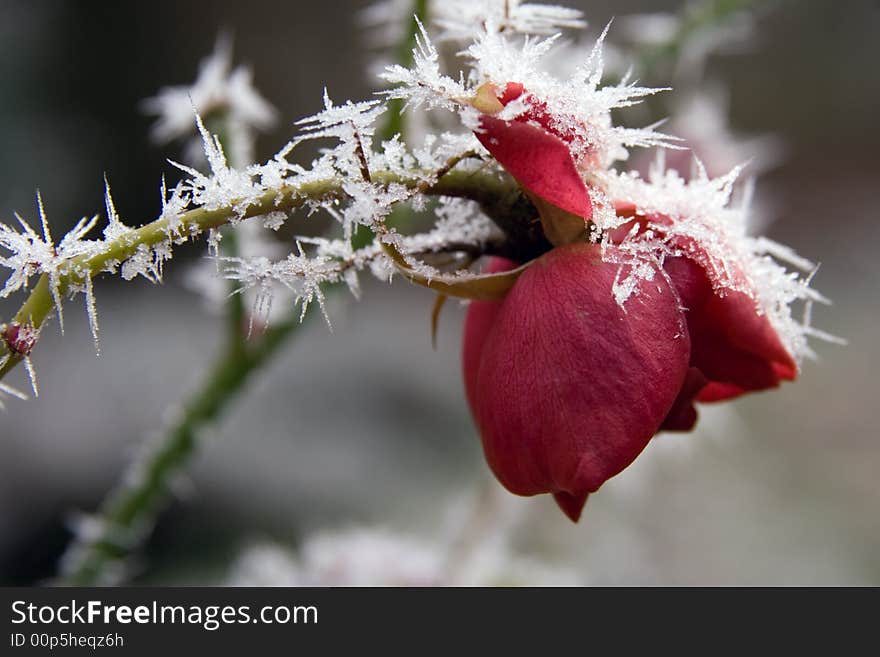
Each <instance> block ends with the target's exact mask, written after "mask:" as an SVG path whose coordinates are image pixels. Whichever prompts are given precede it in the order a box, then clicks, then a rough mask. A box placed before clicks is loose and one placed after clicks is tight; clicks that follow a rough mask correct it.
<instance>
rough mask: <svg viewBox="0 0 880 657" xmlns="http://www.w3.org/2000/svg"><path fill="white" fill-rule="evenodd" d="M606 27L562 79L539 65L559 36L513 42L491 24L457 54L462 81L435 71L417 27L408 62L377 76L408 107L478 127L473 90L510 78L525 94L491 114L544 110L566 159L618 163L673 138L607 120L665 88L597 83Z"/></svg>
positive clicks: (600, 165)
mask: <svg viewBox="0 0 880 657" xmlns="http://www.w3.org/2000/svg"><path fill="white" fill-rule="evenodd" d="M607 32H608V27H606V28H605V31H603V33H602V35H601V36H600V37H599V39H598V41H597V42H596V44H595V46H594V48H593V50H592V51H591V53H590V55H589V57H588V58H587V60H586V61H585V62H584V63H583V65H581V66H579V67H578V68H577V69H576V70H575V72H574V74H573V75H571V76H570V77H568V78H567V79H564V80H561V79H558V78H556V77H555V76H554V75H553V74H552V73H551V72H550V71H548V70H547V69H546V66H545V65H546V64H547V59H546V56H547V55H548V53H550V51H551V50H552V48H553V47H554V44H555V43H556V41H557V38H558V36H559V35H555V36H552V37H550V38H547V39H543V40H536V39H534V38H529V37H526V38H525V39H523V40H517V39H513V38H511V37H510V36H508V35H507V34H505V33H504V32H503V31H502V30H501V29H500V27H499V25H498V24H496V23H492V22H491V21H490V22H488V23H487V24H485V25H484V26H483V29H481V30H480V31H479V33H478V34H477V35H476V36H475V39H474V42H473V43H472V44H471V45H470V46H469V47H468V48H467V49H466V50H465V51H464V53H463V54H464V55H465V56H466V57H467V59H468V60H470V62H471V66H472V68H471V70H470V72H469V73H468V75H467V77H466V78H465V76H464V74H460V76H459V80H458V81H456V80H454V79H453V78H451V77H448V76H446V75H444V74H442V73H441V71H440V65H439V55H438V53H437V50H436V48H434V46H433V45H432V44H431V41H430V39H429V37H428V35H427V33H426V32H425V31H424V28H422V33H421V36H420V38H419V40H418V47H417V48H416V50H415V51H414V55H415V64H414V65H413V67H412V68H409V69H408V68H404V67H402V66H399V65H398V66H391V67H389V68H388V69H386V71H385V73H384V74H383V75H382V77H383V79H385V80H386V81H388V82H390V83H391V84H394V85H398V86H396V87H394V88H393V89H390V90H389V91H387V92H385V94H386V95H387V96H388V97H390V98H402V99H405V100H406V101H407V103H408V104H409V105H410V106H413V107H418V106H420V105H423V104H424V105H427V106H428V107H429V108H430V107H437V108H444V109H448V110H453V111H458V113H459V116H460V118H461V120H462V122H463V124H464V125H465V127H467V128H471V129H477V130H478V129H479V121H478V118H479V114H478V112H477V111H476V109H475V108H474V107H473V106H472V105H471V102H472V101H473V99H474V98H475V96H476V93H477V89H478V87H480V86H481V85H483V84H484V83H485V82H486V81H489V82H492V83H493V84H495V85H496V86H497V88H498V89H504V87H505V85H506V84H507V83H511V82H512V83H518V84H521V85H523V88H524V89H525V90H526V92H527V93H526V94H524V95H523V96H522V97H521V98H519V99H517V100H515V101H513V102H510V103H509V104H507V106H506V107H505V108H504V109H503V110H502V111H501V112H500V113H499V114H498V118H501V119H505V120H513V119H516V118H517V117H520V116H522V115H527V114H529V113H530V112H535V111H536V112H538V113H540V114H541V115H545V116H546V117H547V119H548V124H549V125H550V126H551V127H552V128H553V129H554V130H555V131H556V132H557V133H559V134H566V135H569V136H570V139H569V141H570V143H571V148H572V151H573V156H574V157H575V159H576V160H577V161H579V162H580V163H581V164H583V165H585V166H586V167H587V168H589V169H593V168H597V169H604V168H607V167H609V166H610V165H611V164H612V163H613V162H615V161H617V160H625V159H626V158H627V157H628V150H627V149H628V148H629V147H649V146H662V147H667V148H668V147H673V148H675V147H676V146H675V141H676V140H675V138H673V137H670V136H669V135H665V134H662V133H659V132H657V131H656V130H655V128H656V126H648V127H646V128H638V129H636V128H625V127H621V126H616V125H614V124H613V122H612V119H611V111H612V110H615V109H620V108H624V107H629V106H631V105H635V104H637V103H639V102H641V99H642V98H644V97H645V96H649V95H652V94H655V93H657V92H659V91H663V90H664V89H659V88H651V87H641V86H638V85H637V84H635V83H631V82H630V81H629V80H628V78H626V77H624V79H622V80H621V81H620V82H619V83H618V84H616V85H605V86H602V85H601V81H602V76H603V72H604V63H603V58H602V45H603V42H604V40H605V37H606V35H607Z"/></svg>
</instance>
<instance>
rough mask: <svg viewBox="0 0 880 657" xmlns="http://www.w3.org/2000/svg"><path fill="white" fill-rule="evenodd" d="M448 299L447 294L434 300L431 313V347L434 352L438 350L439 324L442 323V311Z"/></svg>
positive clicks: (439, 295)
mask: <svg viewBox="0 0 880 657" xmlns="http://www.w3.org/2000/svg"><path fill="white" fill-rule="evenodd" d="M448 298H449V297H448V296H446V295H445V294H438V295H437V298H436V299H435V300H434V309H433V310H432V311H431V347H433V349H434V351H436V350H437V324H438V322H439V321H440V311H442V310H443V306H444V305H445V304H446V300H447V299H448Z"/></svg>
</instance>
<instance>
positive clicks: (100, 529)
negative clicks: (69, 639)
mask: <svg viewBox="0 0 880 657" xmlns="http://www.w3.org/2000/svg"><path fill="white" fill-rule="evenodd" d="M312 314H313V313H311V312H310V313H308V316H311V315H312ZM294 315H296V316H294ZM300 326H301V323H300V321H299V317H298V313H296V314H294V313H292V314H291V316H290V317H289V318H288V319H287V320H286V321H284V322H282V323H278V324H276V325H274V326H272V327H270V328H269V329H267V330H266V332H265V333H263V334H262V335H261V336H260V337H259V339H258V340H255V341H253V344H250V343H248V344H245V345H244V348H243V349H241V350H236V349H226V350H224V352H223V354H222V355H221V357H220V359H219V360H218V361H217V363H216V364H215V366H214V368H213V369H212V370H211V371H209V372H208V374H207V376H206V378H205V384H204V385H203V386H202V387H201V388H200V390H199V391H198V393H197V394H196V395H195V396H193V397H192V398H191V399H190V401H189V403H188V404H187V405H186V407H185V408H184V409H183V411H182V412H181V414H180V416H179V417H178V418H176V420H175V421H174V422H173V423H172V424H171V426H170V427H169V429H168V431H167V432H166V433H165V434H163V436H162V439H161V441H160V442H158V443H156V444H155V446H152V447H151V448H148V451H147V452H146V453H145V454H144V455H143V456H142V457H141V458H139V459H137V460H135V461H134V462H133V463H132V464H131V465H130V466H129V467H128V470H127V471H126V472H125V474H124V475H123V477H122V478H121V480H120V483H119V484H118V485H117V487H116V488H115V489H114V490H113V491H111V492H110V494H109V495H108V496H107V497H106V498H105V501H104V503H103V504H102V505H101V507H100V509H99V510H98V512H97V515H96V519H95V520H94V521H92V522H91V525H90V526H89V527H88V529H87V530H85V531H81V532H77V534H76V537H75V539H74V541H73V543H71V545H70V546H69V547H68V549H67V551H66V552H65V555H64V557H63V558H62V562H61V573H60V575H59V577H58V579H57V580H56V582H55V583H56V584H61V585H69V586H88V585H98V584H111V583H115V581H118V580H119V579H121V578H122V575H123V572H124V571H123V570H122V569H121V568H116V569H114V568H108V565H110V564H113V563H117V564H121V562H122V560H123V559H125V557H127V556H128V555H129V554H130V553H131V551H132V549H133V548H134V547H135V546H136V545H138V544H139V543H140V542H141V540H142V538H143V536H145V535H146V534H147V533H148V532H149V531H150V530H151V529H152V526H153V524H154V522H155V517H156V515H157V514H158V512H159V511H160V510H161V508H162V507H163V505H164V504H165V502H166V500H167V498H168V497H169V495H170V487H171V483H170V482H171V481H172V480H173V477H174V475H175V474H176V473H177V472H178V471H179V470H180V469H181V468H182V467H183V465H184V464H185V463H186V462H187V461H188V460H189V458H190V456H191V455H192V453H193V451H194V450H195V448H196V445H197V437H198V431H199V430H200V429H201V428H202V427H204V426H205V425H206V424H209V423H211V422H215V421H217V420H218V418H219V417H220V415H221V414H222V412H223V410H224V409H226V408H227V407H228V405H229V403H230V402H231V401H232V400H233V399H234V398H235V397H236V396H237V394H238V393H239V392H240V391H241V389H242V388H243V386H244V384H245V383H246V382H247V380H248V377H249V375H250V374H251V373H253V372H254V371H256V370H257V369H258V368H259V367H260V366H261V365H263V364H264V363H266V361H267V360H268V359H269V358H270V357H271V356H272V355H273V354H274V353H275V352H276V351H277V350H278V348H279V347H281V346H282V345H283V344H284V342H285V340H286V339H287V338H288V337H290V335H291V334H292V333H294V332H295V331H297V330H298V328H299V327H300Z"/></svg>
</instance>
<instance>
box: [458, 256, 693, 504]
mask: <svg viewBox="0 0 880 657" xmlns="http://www.w3.org/2000/svg"><path fill="white" fill-rule="evenodd" d="M512 266H513V263H510V262H507V261H502V260H498V259H496V260H495V261H493V263H492V269H493V270H495V271H499V270H505V269H509V268H511V267H512ZM618 268H619V266H618V265H616V264H609V263H606V262H603V261H602V258H601V254H600V247H598V246H596V245H591V244H587V243H576V244H571V245H568V246H562V247H558V248H556V249H553V250H552V251H550V252H548V253H546V254H544V255H543V256H541V257H540V258H539V259H538V260H537V261H535V262H534V263H533V264H532V265H531V266H530V267H529V268H528V269H526V270H525V271H524V272H523V274H522V275H521V276H520V277H519V279H518V280H517V281H516V283H515V284H514V285H513V287H512V288H511V290H510V292H508V294H507V296H506V297H505V298H504V299H503V301H498V302H490V301H476V302H473V303H472V304H471V306H470V308H469V310H468V315H467V320H466V324H465V333H464V349H463V363H464V378H465V385H466V391H467V396H468V401H469V403H470V406H471V410H472V412H473V414H474V417H475V419H476V422H477V425H478V427H479V430H480V435H481V438H482V443H483V448H484V451H485V454H486V459H487V460H488V462H489V465H490V467H491V468H492V470H493V472H494V473H495V475H496V476H497V477H498V479H499V480H500V481H501V483H502V484H503V485H504V486H505V487H507V488H508V489H509V490H510V491H511V492H513V493H516V494H519V495H536V494H539V493H548V492H549V493H552V494H553V495H554V497H555V499H556V502H557V503H558V504H559V506H560V507H561V508H562V510H563V511H564V512H565V514H566V515H567V516H568V517H569V518H571V519H572V520H573V521H577V519H578V517H579V516H580V513H581V510H582V508H583V506H584V504H585V502H586V499H587V496H588V495H589V494H590V493H591V492H594V491H596V490H598V489H599V487H600V486H601V485H602V484H603V483H604V482H605V481H606V480H608V479H609V478H611V477H613V476H614V475H616V474H617V473H619V472H620V471H621V470H623V469H624V468H625V467H626V466H628V465H629V464H630V463H631V462H632V461H633V460H634V459H635V458H636V456H637V455H638V454H639V453H640V452H641V451H642V449H644V447H645V446H646V445H647V444H648V442H649V441H650V440H651V437H652V436H653V435H654V434H655V433H656V432H657V430H658V429H659V428H660V425H661V423H662V422H663V420H664V418H666V416H667V415H668V413H669V411H670V409H671V408H672V405H673V403H674V402H675V400H676V398H677V396H678V394H679V391H680V390H681V389H682V386H683V384H684V381H685V377H686V375H687V373H688V361H689V358H690V339H689V337H688V333H687V327H686V326H685V322H684V317H683V315H682V312H681V309H680V300H679V297H678V294H677V293H676V291H675V290H674V289H673V288H672V287H671V286H670V285H669V284H668V283H667V281H666V280H665V278H664V277H663V276H662V275H661V274H660V272H657V275H656V276H655V277H654V279H653V280H651V281H650V282H648V281H646V282H645V283H644V284H643V285H641V286H640V288H639V291H638V293H637V294H634V295H633V296H632V297H631V298H630V299H629V300H628V301H627V302H626V303H625V305H624V306H621V305H619V304H618V303H617V302H616V300H615V297H614V295H613V293H612V287H613V285H614V281H615V277H616V276H617V274H618Z"/></svg>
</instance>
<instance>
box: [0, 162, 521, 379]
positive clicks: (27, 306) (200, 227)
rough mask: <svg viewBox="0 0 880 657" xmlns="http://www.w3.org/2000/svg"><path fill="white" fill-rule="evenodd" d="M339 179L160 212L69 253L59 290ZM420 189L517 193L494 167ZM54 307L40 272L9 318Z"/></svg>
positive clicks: (332, 189)
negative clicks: (95, 250)
mask: <svg viewBox="0 0 880 657" xmlns="http://www.w3.org/2000/svg"><path fill="white" fill-rule="evenodd" d="M420 173H424V172H420ZM372 177H373V180H374V181H375V182H378V183H382V184H390V183H399V184H402V185H405V186H407V187H409V188H411V189H416V188H418V187H419V186H421V185H423V180H422V179H421V178H420V177H418V176H416V175H414V176H413V177H412V178H406V177H402V176H400V175H398V174H395V173H390V172H387V171H376V172H373V174H372ZM342 183H343V181H341V180H338V179H327V180H320V181H315V182H310V183H305V184H303V185H301V186H299V187H283V188H282V189H281V190H271V191H268V192H266V193H265V194H264V195H263V196H262V197H261V198H260V199H259V200H258V201H256V202H255V203H253V204H252V205H250V206H248V207H247V209H245V210H244V212H243V214H238V213H237V212H236V210H234V209H233V207H231V206H230V207H222V208H217V209H212V210H208V209H205V208H197V209H195V210H190V211H188V212H184V213H183V214H181V215H179V216H177V217H171V218H159V219H157V220H156V221H153V222H151V223H149V224H146V225H145V226H142V227H141V228H138V229H136V230H134V231H133V232H132V233H131V234H129V235H126V236H123V237H121V238H118V239H115V240H113V241H111V242H108V243H107V248H106V249H104V251H102V252H101V253H99V254H96V255H94V256H91V257H85V256H79V257H76V258H72V259H71V261H70V264H69V267H68V268H67V271H66V272H65V273H63V274H60V275H59V276H58V279H57V280H58V286H59V292H60V294H61V295H64V294H66V292H67V291H68V290H69V289H70V287H71V286H72V285H82V284H83V283H84V281H85V277H86V276H87V275H88V276H91V277H94V276H96V275H97V274H99V273H100V272H102V271H106V270H107V269H108V268H109V266H110V265H111V264H112V263H115V262H123V261H125V260H127V259H129V258H131V257H132V256H133V255H135V253H136V252H137V250H138V248H140V247H142V246H145V247H152V246H156V245H157V244H160V243H162V242H165V241H167V240H168V239H169V237H171V238H180V239H188V238H189V237H190V236H193V235H197V234H200V233H204V232H205V231H207V230H209V229H212V228H219V227H221V226H224V225H227V224H230V223H234V222H236V221H237V220H238V219H239V218H242V219H247V218H250V217H256V216H260V215H264V214H267V213H269V212H275V211H291V210H294V209H296V208H298V207H300V206H302V205H304V204H306V203H308V202H309V201H315V200H331V199H334V198H337V199H340V200H341V199H342V198H343V197H344V196H345V194H344V192H343V190H342ZM423 192H424V193H425V194H428V195H436V196H455V197H459V198H468V199H471V200H474V201H477V202H479V203H480V204H481V205H483V206H484V207H489V208H493V207H494V206H495V205H496V204H498V203H503V201H504V199H507V198H510V197H511V196H512V195H515V194H516V192H515V187H514V186H513V184H512V182H511V181H510V180H508V179H506V178H503V177H499V176H498V175H496V174H495V173H493V172H481V171H476V172H475V171H450V172H449V173H447V174H446V175H445V176H443V178H441V179H440V180H437V182H435V183H434V184H431V185H428V186H427V187H425V188H424V190H423ZM175 225H176V226H178V228H177V230H176V231H172V226H175ZM53 308H54V301H53V296H52V291H51V289H50V285H49V279H48V276H46V275H45V274H44V275H43V276H41V277H40V279H39V281H38V282H37V284H36V285H35V286H34V288H33V290H32V291H31V294H30V296H29V297H28V298H27V300H26V301H25V302H24V304H22V306H21V307H20V308H19V310H18V312H17V313H16V314H15V316H14V317H13V319H12V323H13V324H18V325H20V326H32V327H35V328H37V329H41V328H42V327H43V325H44V324H45V322H46V320H47V319H48V318H49V316H50V315H51V314H52V310H53ZM7 356H8V358H7V359H6V361H5V362H4V363H3V365H2V366H0V379H2V378H3V377H4V376H5V375H6V374H7V373H8V372H9V371H10V370H12V369H13V368H14V367H15V366H16V365H18V364H19V363H20V362H21V361H22V360H23V359H24V356H25V354H21V353H17V352H13V351H11V350H10V348H9V345H8V344H7V342H6V340H0V361H3V359H4V357H7Z"/></svg>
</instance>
